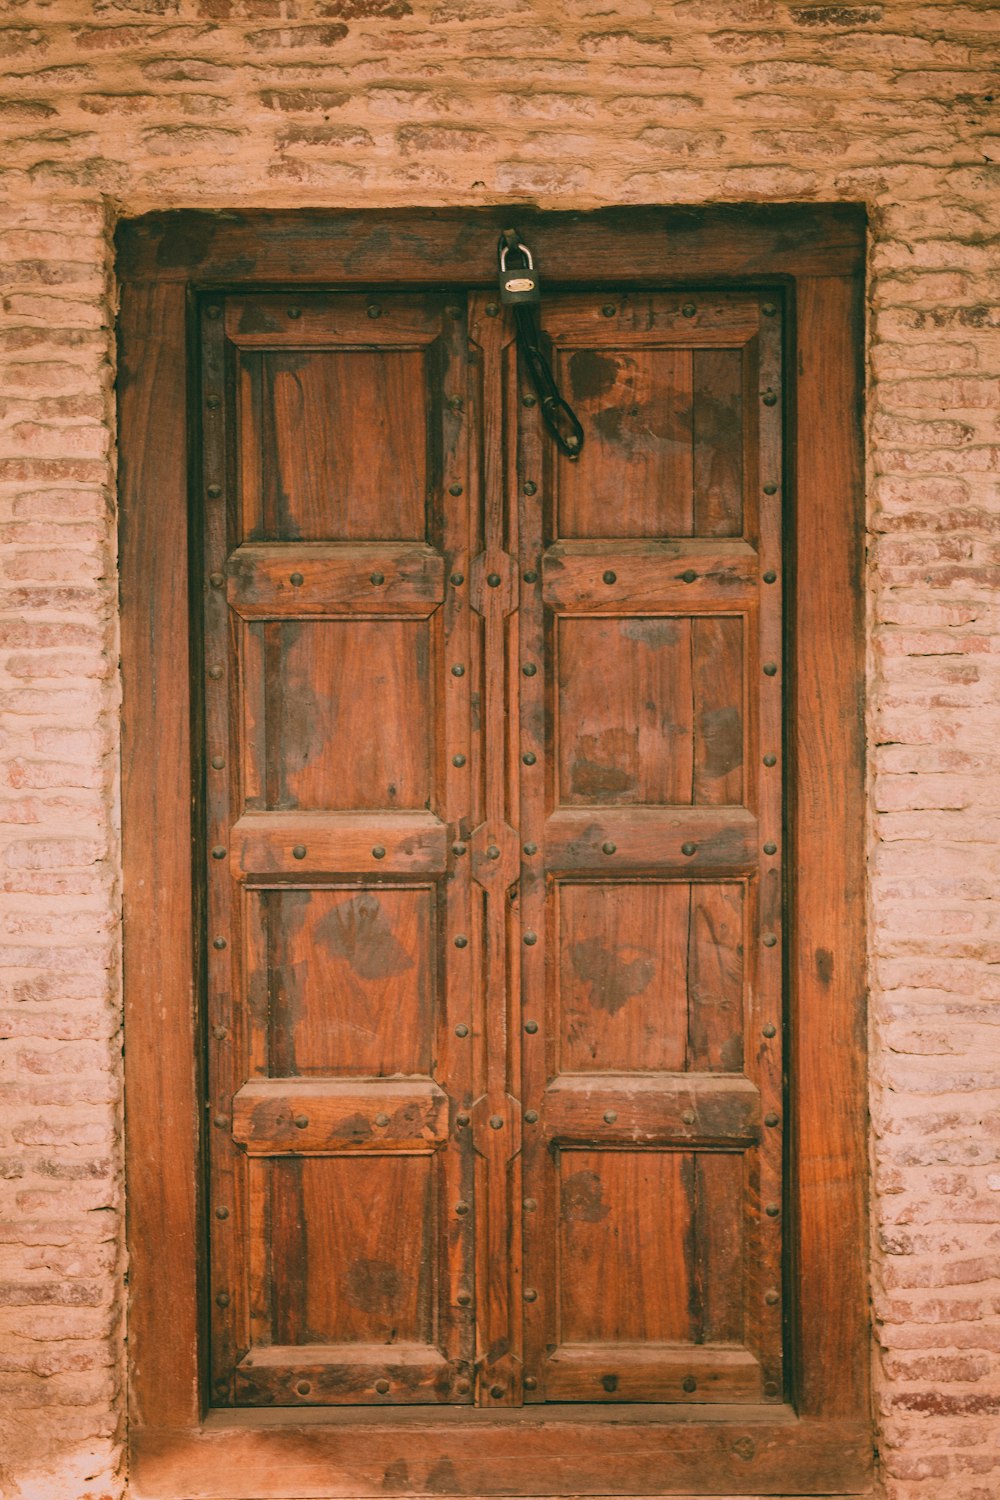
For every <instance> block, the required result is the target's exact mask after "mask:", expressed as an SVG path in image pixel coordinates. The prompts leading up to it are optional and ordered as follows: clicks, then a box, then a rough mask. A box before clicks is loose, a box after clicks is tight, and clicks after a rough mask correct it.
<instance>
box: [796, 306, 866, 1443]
mask: <svg viewBox="0 0 1000 1500" xmlns="http://www.w3.org/2000/svg"><path fill="white" fill-rule="evenodd" d="M797 315H798V320H799V329H800V337H801V339H802V345H803V350H802V355H801V360H800V369H799V379H798V381H797V384H796V421H797V424H798V432H799V434H800V437H801V434H802V433H803V432H806V431H808V432H813V433H815V434H816V435H817V436H816V441H815V442H814V443H812V444H806V443H805V442H803V441H801V440H800V442H799V444H798V448H797V458H796V470H795V473H796V485H797V493H798V505H799V507H800V509H801V511H802V512H803V513H804V514H806V515H810V516H816V517H820V516H821V517H822V518H823V519H822V525H815V526H812V527H800V528H799V534H798V555H797V558H796V591H795V604H794V609H795V627H796V640H797V643H798V644H797V648H796V657H795V695H794V707H793V712H792V717H791V723H790V731H789V732H790V749H791V753H792V755H793V757H794V763H795V766H796V771H797V781H796V792H795V797H794V802H793V822H792V829H793V841H794V842H793V856H792V857H793V861H794V868H795V870H796V881H795V895H794V907H793V910H792V920H793V922H794V925H795V934H796V947H795V959H794V982H795V984H796V986H797V990H798V994H799V997H800V1004H801V1006H802V1007H803V1013H805V1012H806V1011H808V1013H809V1014H810V1016H811V1017H812V1020H811V1022H810V1024H809V1025H808V1026H807V1027H806V1028H804V1029H801V1028H797V1029H796V1030H795V1031H794V1032H793V1033H792V1036H791V1045H792V1048H793V1052H792V1057H791V1072H792V1077H793V1079H794V1083H793V1091H794V1093H793V1097H794V1099H795V1115H796V1119H797V1122H798V1124H797V1130H796V1133H795V1149H794V1158H793V1160H794V1167H793V1171H794V1174H795V1193H794V1202H795V1204H796V1214H797V1219H798V1226H799V1228H798V1255H797V1286H798V1291H797V1296H796V1320H797V1344H798V1360H797V1381H796V1390H797V1397H798V1400H799V1401H800V1402H801V1409H802V1410H803V1411H804V1412H806V1413H812V1412H817V1411H821V1410H822V1411H824V1412H827V1413H829V1414H830V1415H832V1416H842V1415H848V1414H853V1413H856V1412H859V1411H866V1410H867V1403H868V1390H869V1386H868V1358H867V1347H868V1326H867V1313H866V1301H865V1287H866V1286H867V1256H866V1245H867V1240H866V1237H865V1235H864V1233H863V1225H864V1223H865V1210H866V1204H865V1194H866V1183H867V1181H868V1159H867V1154H866V1151H865V1123H866V1108H865V1097H866V1095H865V942H864V934H865V921H864V913H865V903H864V891H865V869H864V837H863V830H864V818H865V808H864V796H863V787H864V744H865V739H864V687H863V684H864V655H863V640H864V617H863V597H864V596H863V565H864V564H863V557H864V551H863V538H864V523H863V504H862V475H861V441H860V433H859V413H860V403H861V374H860V365H859V358H860V356H859V350H860V347H861V346H860V338H861V323H862V311H861V299H860V289H859V288H858V286H857V285H856V284H854V283H851V282H849V281H846V280H836V279H829V280H815V281H814V280H805V281H803V282H802V283H800V285H799V288H798V300H797ZM820 573H822V574H823V579H824V585H823V588H822V589H818V588H816V587H815V580H816V578H817V577H818V576H819V574H820ZM820 684H822V687H821V688H820V687H819V685H820ZM831 828H835V829H837V833H838V836H837V838H836V840H834V841H833V843H832V844H831V841H830V839H829V830H830V829H831ZM827 1297H828V1298H829V1299H830V1305H835V1306H837V1307H839V1308H841V1309H842V1312H841V1314H840V1315H838V1316H837V1317H835V1318H828V1319H824V1320H823V1323H822V1326H821V1327H820V1328H817V1327H816V1326H815V1315H814V1312H813V1309H814V1308H815V1307H816V1306H818V1305H826V1303H825V1302H824V1301H823V1299H825V1298H827ZM817 1299H819V1300H817Z"/></svg>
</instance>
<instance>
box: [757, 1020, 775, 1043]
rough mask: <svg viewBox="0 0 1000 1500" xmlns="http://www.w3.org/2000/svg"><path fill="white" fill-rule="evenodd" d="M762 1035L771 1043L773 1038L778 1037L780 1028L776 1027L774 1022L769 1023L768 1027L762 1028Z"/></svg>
mask: <svg viewBox="0 0 1000 1500" xmlns="http://www.w3.org/2000/svg"><path fill="white" fill-rule="evenodd" d="M761 1035H762V1036H766V1037H767V1039H768V1041H770V1040H771V1038H772V1037H775V1036H777V1035H778V1028H777V1026H775V1024H774V1022H773V1021H768V1023H767V1025H766V1026H762V1027H761Z"/></svg>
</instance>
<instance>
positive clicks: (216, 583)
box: [208, 573, 226, 589]
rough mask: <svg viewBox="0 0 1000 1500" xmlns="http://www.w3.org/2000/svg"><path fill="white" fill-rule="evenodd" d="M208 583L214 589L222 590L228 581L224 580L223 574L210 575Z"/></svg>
mask: <svg viewBox="0 0 1000 1500" xmlns="http://www.w3.org/2000/svg"><path fill="white" fill-rule="evenodd" d="M208 581H209V583H210V584H211V585H212V587H213V589H221V587H222V585H223V584H224V583H225V581H226V580H225V579H224V578H223V576H222V574H221V573H210V574H209V575H208Z"/></svg>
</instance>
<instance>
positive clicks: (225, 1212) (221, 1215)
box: [215, 1203, 229, 1219]
mask: <svg viewBox="0 0 1000 1500" xmlns="http://www.w3.org/2000/svg"><path fill="white" fill-rule="evenodd" d="M215 1217H216V1218H217V1219H228V1218H229V1209H228V1208H226V1206H225V1204H221V1203H220V1205H219V1207H218V1208H217V1209H216V1210H215Z"/></svg>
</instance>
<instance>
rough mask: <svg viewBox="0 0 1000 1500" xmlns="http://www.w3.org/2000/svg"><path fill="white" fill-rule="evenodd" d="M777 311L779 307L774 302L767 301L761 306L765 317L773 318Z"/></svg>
mask: <svg viewBox="0 0 1000 1500" xmlns="http://www.w3.org/2000/svg"><path fill="white" fill-rule="evenodd" d="M777 311H778V309H777V308H776V307H775V305H774V303H773V302H765V303H764V306H763V307H762V308H761V312H762V313H763V314H764V316H765V318H773V317H774V315H775V313H776V312H777Z"/></svg>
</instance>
